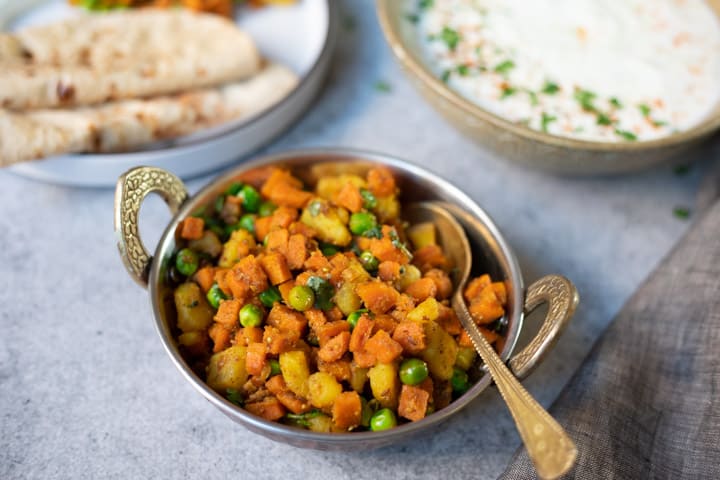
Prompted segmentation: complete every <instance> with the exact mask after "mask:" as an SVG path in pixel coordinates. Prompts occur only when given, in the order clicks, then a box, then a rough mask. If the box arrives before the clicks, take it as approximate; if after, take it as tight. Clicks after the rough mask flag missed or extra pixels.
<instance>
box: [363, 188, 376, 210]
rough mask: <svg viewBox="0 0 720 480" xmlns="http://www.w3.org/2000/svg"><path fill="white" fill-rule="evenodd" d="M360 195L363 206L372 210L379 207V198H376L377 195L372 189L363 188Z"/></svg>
mask: <svg viewBox="0 0 720 480" xmlns="http://www.w3.org/2000/svg"><path fill="white" fill-rule="evenodd" d="M360 196H361V197H362V199H363V207H364V208H365V209H366V210H372V209H373V208H375V207H377V198H375V195H373V193H372V192H371V191H370V190H366V189H364V188H361V189H360Z"/></svg>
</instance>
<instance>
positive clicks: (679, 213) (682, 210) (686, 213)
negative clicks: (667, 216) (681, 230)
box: [673, 207, 690, 220]
mask: <svg viewBox="0 0 720 480" xmlns="http://www.w3.org/2000/svg"><path fill="white" fill-rule="evenodd" d="M673 215H675V217H677V218H679V219H681V220H687V219H688V218H690V209H689V208H687V207H675V208H673Z"/></svg>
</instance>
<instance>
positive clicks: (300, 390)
mask: <svg viewBox="0 0 720 480" xmlns="http://www.w3.org/2000/svg"><path fill="white" fill-rule="evenodd" d="M279 361H280V372H282V376H283V378H284V379H285V384H286V385H287V386H288V388H289V389H290V391H291V392H293V393H294V394H295V395H297V396H299V397H302V398H308V394H309V390H308V378H310V368H309V367H308V360H307V356H306V354H305V352H303V351H302V350H292V351H290V352H284V353H281V354H280V358H279Z"/></svg>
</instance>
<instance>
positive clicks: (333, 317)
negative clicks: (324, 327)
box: [325, 305, 345, 322]
mask: <svg viewBox="0 0 720 480" xmlns="http://www.w3.org/2000/svg"><path fill="white" fill-rule="evenodd" d="M325 316H326V317H327V319H328V322H337V321H338V320H342V319H344V318H345V314H343V313H342V310H340V309H339V308H338V307H337V305H336V306H334V307H332V308H331V309H330V310H325Z"/></svg>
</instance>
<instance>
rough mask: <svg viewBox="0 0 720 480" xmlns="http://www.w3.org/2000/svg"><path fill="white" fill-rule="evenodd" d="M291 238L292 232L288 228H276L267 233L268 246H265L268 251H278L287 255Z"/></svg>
mask: <svg viewBox="0 0 720 480" xmlns="http://www.w3.org/2000/svg"><path fill="white" fill-rule="evenodd" d="M289 238H290V234H289V233H288V231H287V230H286V229H284V228H276V229H275V230H272V231H271V232H270V233H268V234H267V246H266V247H265V248H266V249H267V251H268V252H278V253H282V254H283V255H286V254H287V248H288V240H289Z"/></svg>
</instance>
